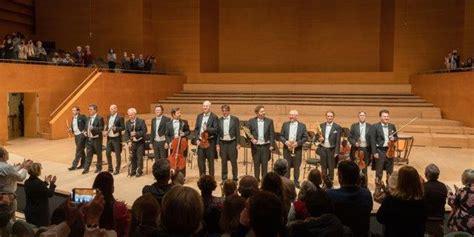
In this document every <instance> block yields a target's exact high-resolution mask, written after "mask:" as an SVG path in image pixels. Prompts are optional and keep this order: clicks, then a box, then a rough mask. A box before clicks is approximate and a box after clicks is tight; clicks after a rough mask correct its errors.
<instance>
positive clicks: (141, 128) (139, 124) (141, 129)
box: [125, 118, 147, 142]
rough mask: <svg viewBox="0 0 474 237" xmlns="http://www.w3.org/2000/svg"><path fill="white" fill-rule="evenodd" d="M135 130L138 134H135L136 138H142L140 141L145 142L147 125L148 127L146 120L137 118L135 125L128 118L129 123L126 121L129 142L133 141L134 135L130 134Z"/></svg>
mask: <svg viewBox="0 0 474 237" xmlns="http://www.w3.org/2000/svg"><path fill="white" fill-rule="evenodd" d="M133 131H135V133H136V135H135V138H136V139H140V138H142V139H141V140H140V141H138V142H144V141H145V135H146V133H147V127H146V124H145V120H143V119H140V118H135V125H132V121H131V120H128V121H127V123H125V140H126V141H127V142H128V141H132V137H131V135H130V134H131V132H133Z"/></svg>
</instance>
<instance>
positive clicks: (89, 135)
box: [87, 114, 99, 138]
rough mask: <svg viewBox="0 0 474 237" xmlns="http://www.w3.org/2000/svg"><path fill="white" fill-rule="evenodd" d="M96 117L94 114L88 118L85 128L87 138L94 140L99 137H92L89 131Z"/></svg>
mask: <svg viewBox="0 0 474 237" xmlns="http://www.w3.org/2000/svg"><path fill="white" fill-rule="evenodd" d="M96 115H97V114H94V115H93V116H91V117H90V118H89V126H87V136H88V137H89V138H96V137H99V135H95V136H93V135H92V131H91V130H92V124H94V120H95V117H96Z"/></svg>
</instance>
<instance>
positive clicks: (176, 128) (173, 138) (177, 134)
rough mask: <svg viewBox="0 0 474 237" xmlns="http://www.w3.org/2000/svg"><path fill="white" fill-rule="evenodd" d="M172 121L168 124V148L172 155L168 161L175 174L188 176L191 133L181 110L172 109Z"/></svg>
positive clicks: (166, 134)
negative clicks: (182, 117)
mask: <svg viewBox="0 0 474 237" xmlns="http://www.w3.org/2000/svg"><path fill="white" fill-rule="evenodd" d="M171 118H172V119H171V121H169V122H168V123H166V133H165V137H166V144H165V146H166V147H169V149H170V154H169V156H168V161H169V163H170V168H171V169H172V170H173V172H181V173H182V174H183V176H186V157H187V155H188V138H187V137H188V136H189V134H190V133H191V131H190V130H189V125H188V122H187V121H186V120H182V119H181V110H180V109H179V108H174V109H171Z"/></svg>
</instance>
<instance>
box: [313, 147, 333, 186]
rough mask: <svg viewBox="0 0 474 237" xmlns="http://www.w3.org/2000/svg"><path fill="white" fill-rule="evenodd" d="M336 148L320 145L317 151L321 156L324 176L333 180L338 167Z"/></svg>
mask: <svg viewBox="0 0 474 237" xmlns="http://www.w3.org/2000/svg"><path fill="white" fill-rule="evenodd" d="M335 149H336V148H334V147H331V148H326V147H323V146H319V147H318V151H317V152H318V154H319V157H320V158H321V173H322V175H323V177H327V178H329V180H330V181H331V182H333V181H334V169H335V168H336V158H335V157H334V151H335Z"/></svg>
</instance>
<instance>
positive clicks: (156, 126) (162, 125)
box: [150, 105, 170, 162]
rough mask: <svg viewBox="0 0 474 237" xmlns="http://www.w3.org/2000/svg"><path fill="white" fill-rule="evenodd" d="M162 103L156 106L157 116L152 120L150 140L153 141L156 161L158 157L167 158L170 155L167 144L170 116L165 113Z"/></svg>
mask: <svg viewBox="0 0 474 237" xmlns="http://www.w3.org/2000/svg"><path fill="white" fill-rule="evenodd" d="M163 112H164V108H163V106H162V105H157V106H155V117H154V118H153V119H152V120H151V131H150V140H151V141H152V143H153V152H154V154H155V162H156V160H157V159H166V158H167V157H168V146H165V144H166V136H165V133H166V124H167V123H168V122H169V121H170V118H168V117H166V116H164V115H163Z"/></svg>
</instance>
